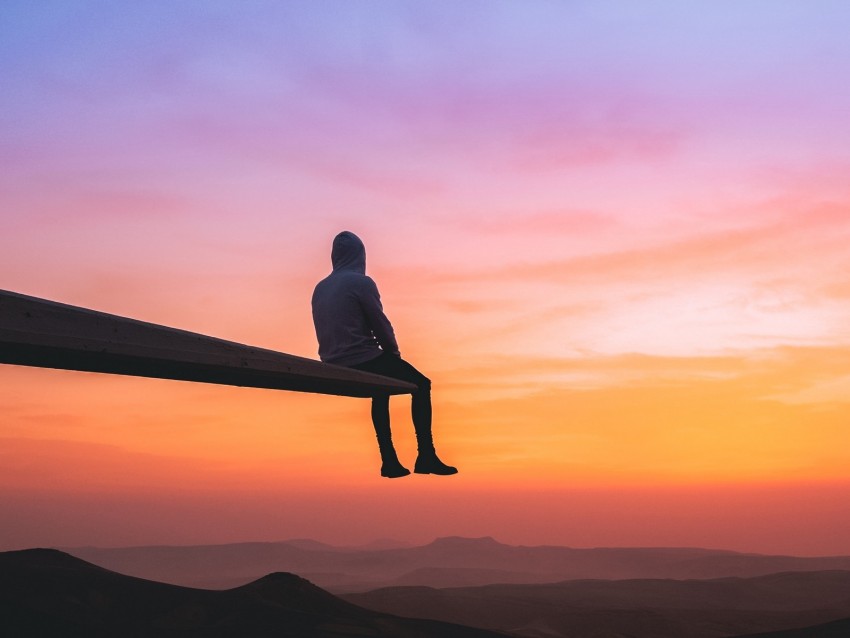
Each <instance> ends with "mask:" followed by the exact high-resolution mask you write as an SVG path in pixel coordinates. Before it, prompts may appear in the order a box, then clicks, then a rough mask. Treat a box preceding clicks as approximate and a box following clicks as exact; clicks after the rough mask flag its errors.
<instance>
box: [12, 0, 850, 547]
mask: <svg viewBox="0 0 850 638" xmlns="http://www.w3.org/2000/svg"><path fill="white" fill-rule="evenodd" d="M323 7H324V8H323V9H322V10H319V9H318V8H317V7H316V5H315V4H313V3H309V2H305V3H286V4H285V5H281V6H270V5H267V4H264V3H254V2H245V3H240V4H239V6H238V8H237V7H236V6H235V5H232V4H228V3H214V2H205V3H192V2H190V3H181V4H180V5H179V6H178V7H174V6H172V5H171V4H166V3H156V2H154V3H146V4H145V5H135V4H127V5H126V6H122V5H121V3H117V4H112V5H109V6H101V5H98V4H96V3H91V4H89V3H74V5H73V6H70V5H68V6H61V5H39V6H33V5H32V4H31V3H24V2H17V1H13V2H6V3H4V5H3V7H2V8H0V63H2V66H3V68H4V69H5V71H4V76H5V77H4V87H6V88H4V91H3V92H2V95H0V113H2V116H0V157H2V160H3V167H4V169H3V171H2V172H0V221H1V222H2V227H3V230H4V232H3V233H2V234H0V288H3V289H8V290H13V291H16V292H21V293H24V294H30V295H35V296H40V297H45V298H48V299H54V300H57V301H62V302H65V303H70V304H75V305H81V306H86V307H91V308H95V309H99V310H104V311H107V312H112V313H116V314H122V315H127V316H132V317H135V318H139V319H144V320H147V321H153V322H156V323H162V324H165V325H171V326H176V327H180V328H184V329H188V330H193V331H198V332H202V333H205V334H211V335H215V336H219V337H223V338H227V339H232V340H235V341H240V342H244V343H250V344H253V345H260V346H264V347H269V348H273V349H277V350H281V351H284V352H289V353H292V354H297V355H301V356H309V357H315V356H316V344H315V336H314V333H313V328H312V324H311V321H310V310H309V298H310V293H311V291H312V287H313V285H314V284H315V282H316V281H318V279H320V278H321V277H323V276H324V275H325V274H326V273H327V272H328V270H329V258H328V255H329V248H330V241H331V239H332V237H333V236H334V234H336V232H338V231H340V230H343V229H349V230H353V231H354V232H356V233H358V234H359V235H360V236H361V237H362V238H363V239H364V241H365V242H366V245H367V251H368V268H369V274H371V275H372V276H373V277H374V278H375V280H376V281H377V282H378V285H379V287H380V289H381V292H382V295H383V299H384V304H385V308H386V310H387V312H388V314H389V316H390V318H391V319H392V321H393V323H394V325H395V327H396V332H397V334H398V336H399V339H400V343H401V350H402V354H403V355H404V356H405V357H406V358H408V359H409V360H411V361H412V362H413V363H414V364H415V365H417V366H418V367H420V368H421V369H422V370H423V371H425V372H426V373H427V374H428V375H429V376H430V377H431V378H432V380H433V381H434V387H435V408H436V414H437V425H436V431H437V437H438V441H439V442H440V445H441V449H442V450H444V456H445V457H446V458H447V460H448V461H450V462H453V463H456V464H457V465H458V466H459V467H460V468H461V474H460V475H458V476H457V477H454V478H452V479H446V480H438V479H429V478H425V477H412V478H410V479H409V480H403V481H393V482H387V481H381V480H380V477H378V475H377V465H376V459H377V454H376V450H375V445H374V439H373V435H372V433H371V432H370V425H369V422H368V403H365V402H361V401H356V400H352V399H340V398H334V397H322V396H315V395H297V394H291V393H276V392H270V391H259V390H244V389H236V388H224V387H217V386H204V385H194V384H186V383H177V382H167V381H153V380H143V379H129V378H118V377H108V376H103V375H91V374H83V373H72V372H57V371H49V370H38V369H26V368H20V367H12V366H4V367H2V368H0V405H2V409H3V411H2V414H3V419H2V422H0V456H2V463H0V515H1V516H2V518H4V520H5V521H13V523H6V524H4V526H3V529H2V530H0V549H9V548H13V547H25V546H30V545H32V544H42V545H75V544H76V545H82V544H99V545H120V544H131V543H139V544H145V543H158V542H171V543H178V542H221V541H225V540H273V539H282V538H289V537H294V536H312V537H314V538H317V539H318V540H327V541H330V542H339V543H343V542H347V541H349V540H351V541H354V542H362V541H367V540H370V539H372V538H380V537H387V536H396V537H398V538H401V539H402V540H405V539H413V540H417V541H419V540H423V541H424V540H428V539H429V538H431V537H433V536H439V535H449V534H469V535H492V536H495V537H496V538H498V539H500V540H503V541H505V542H516V543H526V544H534V543H544V542H545V543H560V544H573V545H585V546H586V545H603V544H611V545H636V544H647V545H658V544H663V545H702V546H712V547H725V548H731V549H742V550H747V551H770V552H786V553H803V554H823V553H846V554H850V540H848V539H850V533H847V532H850V510H848V508H847V507H846V506H844V505H841V504H842V503H847V502H850V499H848V498H847V497H848V496H850V469H849V468H850V452H848V451H847V444H846V443H847V440H848V437H847V431H846V427H847V423H848V421H847V417H848V414H850V402H849V401H848V397H850V371H848V370H850V365H848V364H850V328H848V326H850V279H849V278H848V274H847V273H848V272H850V250H848V246H850V184H848V180H847V178H846V176H847V174H848V171H850V152H849V151H848V149H850V125H848V123H847V117H846V113H848V112H850V93H848V92H847V91H846V90H845V89H844V87H845V86H847V85H848V81H850V77H848V74H850V70H848V69H850V42H848V40H847V38H846V33H845V31H846V29H845V28H844V26H843V25H845V24H846V23H847V19H848V18H850V9H848V8H846V7H845V6H844V4H843V3H839V2H826V1H823V2H802V1H787V2H782V1H780V2H767V1H763V2H758V1H753V2H746V3H722V4H718V3H713V2H699V3H689V5H688V7H687V8H685V7H684V6H682V7H681V8H677V7H674V6H672V5H671V4H669V3H655V4H649V5H645V6H642V7H641V9H640V10H637V9H636V8H631V5H629V4H628V3H625V2H611V3H564V4H560V3H545V2H519V1H516V2H507V1H506V2H481V3H479V2H468V3H467V2H465V3H462V4H445V5H444V4H432V3H417V2H411V3H377V4H372V3H369V4H366V3H362V4H361V3H352V2H331V3H329V4H328V5H327V6H325V5H323ZM393 403H394V417H393V418H394V432H395V433H396V434H395V436H396V440H397V442H398V446H399V450H400V454H402V456H403V460H404V461H412V456H413V454H414V453H415V452H414V449H413V441H412V436H411V432H410V429H411V428H410V423H409V418H408V417H407V415H406V414H405V411H406V405H405V402H404V400H403V399H401V398H400V399H396V400H394V402H393ZM388 483H389V484H388ZM346 504H347V505H346ZM629 504H632V505H629ZM635 504H639V505H640V507H639V508H638V509H639V511H637V509H635ZM531 505H533V507H532V506H531ZM624 508H625V509H624ZM341 509H342V510H345V512H346V515H345V521H344V523H342V522H341V521H339V520H338V517H336V514H335V513H336V512H338V511H340V510H341ZM388 512H389V513H388ZM390 513H391V514H390ZM801 513H802V514H801ZM804 523H805V524H804Z"/></svg>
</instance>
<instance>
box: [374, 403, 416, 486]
mask: <svg viewBox="0 0 850 638" xmlns="http://www.w3.org/2000/svg"><path fill="white" fill-rule="evenodd" d="M372 424H373V425H374V426H375V436H377V437H378V449H379V450H380V451H381V476H385V477H387V478H399V477H402V476H407V475H408V474H410V470H408V469H407V468H406V467H404V466H403V465H402V464H401V463H400V462H399V460H398V456H397V455H396V453H395V447H394V446H393V438H392V431H391V430H390V397H389V396H388V395H380V396H376V397H372Z"/></svg>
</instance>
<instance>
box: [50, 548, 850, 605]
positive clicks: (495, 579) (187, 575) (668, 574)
mask: <svg viewBox="0 0 850 638" xmlns="http://www.w3.org/2000/svg"><path fill="white" fill-rule="evenodd" d="M66 551H68V553H70V554H73V555H74V556H77V557H79V558H82V559H83V560H87V561H90V562H92V563H95V564H96V565H101V566H103V567H106V568H108V569H112V570H115V571H118V572H121V573H122V574H132V575H134V576H139V577H142V578H149V579H151V580H157V581H161V582H167V583H174V584H177V585H187V586H190V587H210V588H225V587H234V586H236V585H241V584H244V583H247V582H250V581H252V580H255V579H257V578H259V577H260V576H262V575H263V574H268V573H269V572H275V571H285V572H293V573H296V574H299V575H300V576H303V577H304V578H309V579H310V581H312V582H314V583H316V584H317V585H319V586H320V587H323V588H325V589H328V590H330V591H332V592H334V593H340V592H363V591H368V590H372V589H377V588H379V587H388V586H396V585H399V586H400V585H411V586H412V585H424V586H428V587H474V586H479V585H488V584H494V583H523V584H533V583H555V582H559V581H565V580H576V579H589V578H595V579H628V578H675V579H688V578H700V579H708V578H722V577H726V576H740V577H752V576H760V575H765V574H773V573H777V572H790V571H809V572H813V571H821V570H830V569H843V570H850V557H848V556H835V557H817V558H801V557H796V556H767V555H761V554H742V553H737V552H730V551H723V550H709V549H698V548H639V547H638V548H589V549H575V548H570V547H557V546H538V547H523V546H519V547H517V546H512V545H505V544H503V543H499V542H497V541H495V540H494V539H492V538H489V537H487V538H459V537H450V538H440V539H437V540H435V541H434V542H432V543H429V544H428V545H423V546H420V547H405V548H389V549H378V550H375V549H371V550H364V549H362V548H339V547H332V546H330V545H324V544H322V543H316V542H314V541H313V542H308V541H303V540H302V541H289V542H286V541H284V542H278V543H236V544H230V545H201V546H188V547H165V546H158V547H127V548H115V549H101V548H94V547H81V548H75V549H68V550H66Z"/></svg>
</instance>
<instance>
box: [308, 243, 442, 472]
mask: <svg viewBox="0 0 850 638" xmlns="http://www.w3.org/2000/svg"><path fill="white" fill-rule="evenodd" d="M331 263H332V265H333V271H332V272H331V274H330V275H328V276H327V277H325V278H324V279H322V281H320V282H319V283H318V284H317V285H316V289H315V290H314V291H313V301H312V306H313V324H314V325H315V327H316V337H317V338H318V340H319V358H321V360H322V361H324V362H326V363H334V364H336V365H342V366H348V367H351V368H357V369H358V370H365V371H367V372H373V373H375V374H381V375H384V376H387V377H392V378H394V379H401V380H403V381H409V382H410V383H413V384H415V385H416V387H417V389H416V391H415V392H413V398H412V401H411V412H412V417H413V426H414V429H415V430H416V442H417V446H418V448H419V455H418V457H417V459H416V465H415V468H414V471H415V472H416V473H418V474H455V473H457V469H456V468H454V467H451V466H450V465H446V464H445V463H443V462H442V461H441V460H440V459H439V458H438V457H437V453H436V451H435V450H434V442H433V438H432V436H431V381H430V380H429V379H428V377H426V376H425V375H424V374H422V373H421V372H419V371H418V370H417V369H416V368H414V367H413V366H412V365H410V364H409V363H408V362H407V361H405V360H404V359H402V358H401V354H400V353H399V350H398V343H397V342H396V338H395V333H394V332H393V327H392V324H391V323H390V320H389V319H387V316H386V315H385V314H384V309H383V306H382V305H381V295H380V294H379V293H378V287H377V286H376V285H375V282H374V281H373V280H372V278H371V277H368V276H367V275H366V248H365V247H364V246H363V242H362V241H360V238H359V237H358V236H357V235H355V234H354V233H352V232H350V231H347V230H346V231H343V232H341V233H340V234H338V235H337V236H336V237H335V238H334V241H333V248H332V250H331ZM372 423H373V425H374V426H375V434H376V436H377V437H378V449H379V450H380V452H381V476H386V477H388V478H398V477H401V476H407V475H408V474H410V470H408V469H407V468H406V467H404V466H403V465H402V464H401V463H400V462H399V460H398V456H396V451H395V447H394V446H393V442H392V434H391V431H390V397H389V395H379V396H375V397H373V398H372Z"/></svg>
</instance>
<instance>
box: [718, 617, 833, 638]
mask: <svg viewBox="0 0 850 638" xmlns="http://www.w3.org/2000/svg"><path fill="white" fill-rule="evenodd" d="M848 636H850V618H845V619H844V620H836V621H834V622H829V623H825V624H823V625H817V626H815V627H803V628H801V629H787V630H785V631H771V632H768V633H761V634H747V635H746V636H735V637H734V638H847V637H848Z"/></svg>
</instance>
